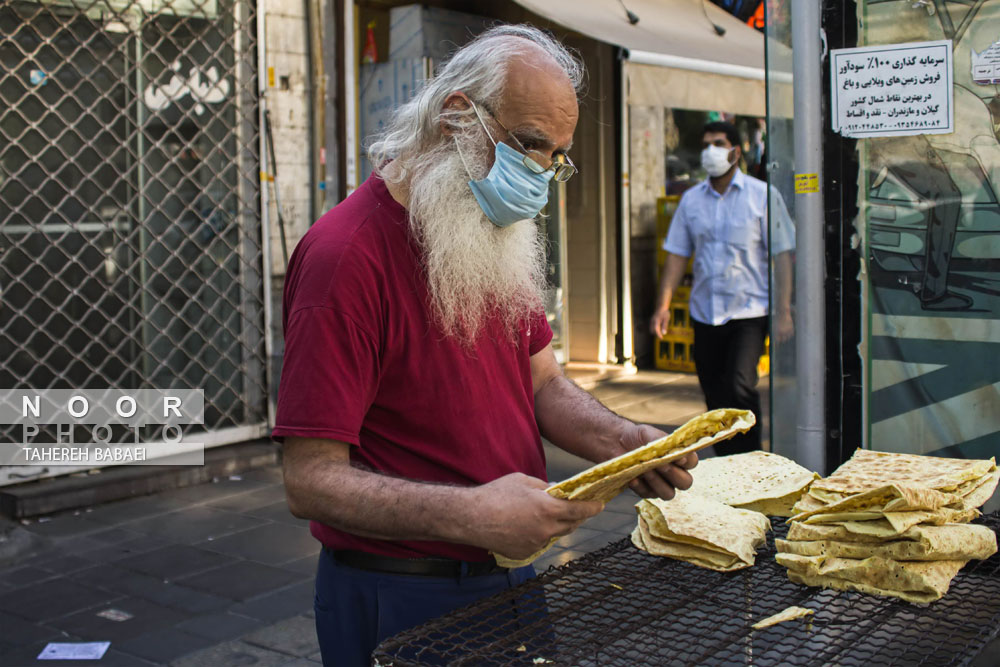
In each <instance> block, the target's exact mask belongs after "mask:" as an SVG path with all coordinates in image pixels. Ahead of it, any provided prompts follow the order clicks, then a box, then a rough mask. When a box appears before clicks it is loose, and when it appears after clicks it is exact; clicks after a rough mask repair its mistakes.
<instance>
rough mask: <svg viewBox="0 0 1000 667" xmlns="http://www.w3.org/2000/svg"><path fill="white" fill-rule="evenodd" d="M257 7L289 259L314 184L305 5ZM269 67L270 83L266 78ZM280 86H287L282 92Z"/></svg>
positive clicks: (278, 260)
mask: <svg viewBox="0 0 1000 667" xmlns="http://www.w3.org/2000/svg"><path fill="white" fill-rule="evenodd" d="M260 6H261V7H262V8H263V10H264V12H265V22H264V29H265V47H266V50H265V59H266V64H265V67H266V69H265V71H264V78H265V84H266V86H267V92H266V94H265V99H266V103H267V106H268V108H269V109H270V110H271V127H272V131H273V133H274V151H275V155H276V157H277V163H278V179H277V185H278V187H279V188H280V193H279V194H280V199H281V212H282V215H283V217H284V221H285V238H286V239H287V242H288V253H289V255H290V254H291V252H292V250H293V248H294V247H295V244H296V243H297V242H298V240H299V239H300V238H302V235H303V234H305V232H306V230H307V229H309V226H310V225H311V224H312V222H313V219H312V212H311V211H310V196H309V195H310V188H312V187H314V184H313V183H312V174H311V173H310V171H309V150H310V141H311V137H310V131H309V105H310V103H311V102H310V92H309V89H308V84H309V56H308V53H307V50H306V49H307V45H308V39H307V37H308V35H307V25H308V24H307V21H306V3H305V0H261V5H260ZM272 68H273V72H274V78H273V81H272V80H271V78H270V73H271V70H272ZM272 83H273V85H271V84H272ZM283 83H285V84H287V89H286V88H285V86H284V85H283ZM269 187H270V186H269ZM272 192H273V190H269V194H268V197H269V199H270V203H269V211H268V218H269V220H268V224H269V227H270V236H271V270H272V273H273V274H274V275H275V276H283V275H284V273H285V261H284V258H283V257H282V253H281V238H280V233H279V228H278V216H277V207H276V206H275V202H274V198H273V194H271V193H272Z"/></svg>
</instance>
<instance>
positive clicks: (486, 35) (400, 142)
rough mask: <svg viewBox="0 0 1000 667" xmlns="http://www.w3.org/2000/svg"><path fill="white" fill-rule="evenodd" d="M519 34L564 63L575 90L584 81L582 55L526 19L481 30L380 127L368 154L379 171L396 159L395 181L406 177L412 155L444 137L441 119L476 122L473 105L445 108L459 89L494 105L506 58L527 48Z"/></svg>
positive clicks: (458, 123)
mask: <svg viewBox="0 0 1000 667" xmlns="http://www.w3.org/2000/svg"><path fill="white" fill-rule="evenodd" d="M521 40H528V41H529V42H532V43H533V44H535V45H536V46H538V47H540V48H541V49H542V50H543V51H544V52H545V53H547V54H548V55H549V56H551V57H552V59H553V60H554V61H555V62H556V63H557V64H558V65H559V66H560V67H561V68H562V70H563V71H564V72H565V73H566V76H567V77H568V78H569V81H570V83H571V84H572V86H573V90H574V91H576V93H577V95H579V94H580V92H581V90H582V88H583V83H584V69H583V64H582V63H581V62H580V60H579V59H578V58H577V57H576V56H574V54H573V53H571V52H570V51H569V50H568V49H567V48H566V47H565V46H563V45H562V44H560V43H559V42H558V41H557V40H556V39H554V38H553V37H552V36H551V35H549V34H548V33H545V32H543V31H541V30H539V29H538V28H535V27H533V26H530V25H525V24H520V25H499V26H495V27H493V28H490V29H489V30H486V31H485V32H483V33H481V34H479V35H478V36H477V37H476V38H475V39H473V40H472V41H471V42H469V43H468V44H466V45H465V46H463V47H461V48H460V49H458V50H457V51H455V53H454V54H452V56H451V58H449V59H448V60H447V61H446V62H445V63H443V64H442V65H441V67H440V68H439V69H438V71H437V73H436V75H435V76H434V78H432V79H430V80H429V81H427V82H426V83H425V84H424V86H423V87H422V88H421V89H420V91H419V92H418V93H417V94H416V95H415V96H414V97H413V98H412V99H411V100H410V101H409V102H407V103H406V104H404V105H402V106H401V107H400V108H399V109H397V110H396V113H395V115H394V117H393V119H392V121H391V122H390V123H389V125H388V127H387V128H386V130H385V131H384V133H383V134H382V135H381V136H379V137H378V138H377V139H376V140H375V141H374V142H373V143H372V144H371V146H370V147H369V149H368V157H369V160H370V161H371V164H372V166H373V167H374V169H375V171H376V173H378V174H379V176H382V177H383V178H385V174H383V173H382V169H381V168H382V166H383V165H384V164H385V163H386V161H388V160H395V161H396V169H398V172H397V174H396V176H395V178H393V180H394V181H396V182H401V181H405V180H407V178H408V176H409V170H410V167H411V165H410V160H412V159H415V158H416V159H419V156H420V155H421V154H422V153H425V152H428V151H430V150H432V149H433V148H435V147H436V146H437V145H438V144H439V143H440V142H441V140H442V139H443V135H442V132H441V121H442V120H443V119H446V118H447V119H448V120H449V122H450V123H451V124H452V125H453V126H454V127H455V128H456V129H463V128H464V127H465V126H466V125H468V124H470V123H475V122H476V120H475V115H474V111H473V110H472V109H464V110H461V111H458V110H448V111H446V110H444V109H443V107H444V102H445V100H446V99H447V98H448V96H449V95H450V94H451V93H453V92H455V91H462V92H464V93H465V94H466V95H468V96H469V98H471V99H472V100H474V101H476V102H482V103H483V104H485V105H487V107H488V108H490V109H493V110H498V109H499V107H500V104H499V103H500V99H501V97H502V94H503V88H504V83H505V82H506V78H507V69H508V65H509V64H510V61H511V60H512V59H514V58H516V57H518V56H520V55H523V54H524V52H525V46H524V44H523V43H519V42H520V41H521Z"/></svg>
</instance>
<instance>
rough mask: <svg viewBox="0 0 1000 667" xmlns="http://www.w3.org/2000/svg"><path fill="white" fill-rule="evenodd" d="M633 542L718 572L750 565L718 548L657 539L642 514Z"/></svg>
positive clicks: (656, 552)
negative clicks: (651, 533) (650, 531)
mask: <svg viewBox="0 0 1000 667" xmlns="http://www.w3.org/2000/svg"><path fill="white" fill-rule="evenodd" d="M632 544H634V545H636V546H637V547H639V548H640V549H642V550H643V551H645V552H647V553H650V554H652V555H654V556H665V557H667V558H673V559H674V560H682V561H684V562H686V563H691V564H692V565H697V566H699V567H704V568H708V569H709V570H716V571H717V572H731V571H732V570H740V569H743V568H745V567H749V565H748V564H747V563H744V562H743V561H741V560H740V559H739V558H738V557H736V556H734V555H733V554H730V553H726V552H723V551H720V550H717V549H710V548H707V547H699V546H695V545H693V544H684V543H681V542H667V541H664V540H660V539H657V538H655V537H653V536H652V535H650V533H649V526H648V524H647V523H646V520H645V519H643V518H642V517H641V516H640V517H639V521H638V524H637V525H636V527H635V529H634V530H633V531H632Z"/></svg>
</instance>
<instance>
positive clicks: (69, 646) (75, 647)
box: [37, 642, 111, 660]
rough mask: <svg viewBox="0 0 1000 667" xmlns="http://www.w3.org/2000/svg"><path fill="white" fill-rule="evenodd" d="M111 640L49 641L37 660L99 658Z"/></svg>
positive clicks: (109, 645) (102, 655)
mask: <svg viewBox="0 0 1000 667" xmlns="http://www.w3.org/2000/svg"><path fill="white" fill-rule="evenodd" d="M110 647H111V642H49V643H48V644H47V645H46V646H45V648H43V649H42V652H41V653H39V654H38V658H37V659H38V660H100V659H101V658H103V657H104V653H105V652H106V651H107V650H108V649H109V648H110Z"/></svg>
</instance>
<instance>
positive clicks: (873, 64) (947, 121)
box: [830, 40, 955, 137]
mask: <svg viewBox="0 0 1000 667" xmlns="http://www.w3.org/2000/svg"><path fill="white" fill-rule="evenodd" d="M830 68H831V70H830V86H831V89H832V90H831V97H830V99H831V105H830V106H831V110H832V112H833V130H834V131H835V132H840V133H841V134H842V135H843V136H845V137H900V136H905V135H912V134H948V133H949V132H953V131H954V129H955V113H954V108H953V106H952V98H953V95H952V72H953V71H954V70H953V69H952V57H951V40H940V41H936V42H910V43H907V44H891V45H886V46H865V47H860V48H856V49H836V50H834V51H831V52H830Z"/></svg>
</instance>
